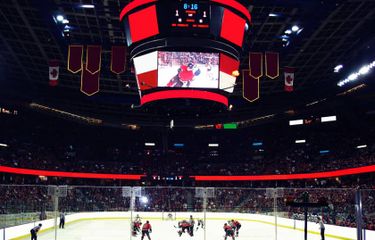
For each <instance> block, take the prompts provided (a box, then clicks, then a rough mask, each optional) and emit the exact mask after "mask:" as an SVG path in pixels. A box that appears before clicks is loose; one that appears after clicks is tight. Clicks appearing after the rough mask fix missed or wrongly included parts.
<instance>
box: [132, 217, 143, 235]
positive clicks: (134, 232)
mask: <svg viewBox="0 0 375 240" xmlns="http://www.w3.org/2000/svg"><path fill="white" fill-rule="evenodd" d="M141 225H142V222H141V221H140V218H138V219H137V218H136V220H134V222H133V226H132V235H133V237H135V236H137V234H138V233H139V232H140V230H141Z"/></svg>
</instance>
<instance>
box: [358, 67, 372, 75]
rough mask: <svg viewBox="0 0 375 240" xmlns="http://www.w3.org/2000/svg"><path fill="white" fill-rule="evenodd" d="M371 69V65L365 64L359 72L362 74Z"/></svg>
mask: <svg viewBox="0 0 375 240" xmlns="http://www.w3.org/2000/svg"><path fill="white" fill-rule="evenodd" d="M369 71H370V67H369V66H363V67H361V69H359V71H358V73H359V74H361V75H365V74H367V73H368V72H369Z"/></svg>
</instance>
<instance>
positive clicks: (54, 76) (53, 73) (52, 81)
mask: <svg viewBox="0 0 375 240" xmlns="http://www.w3.org/2000/svg"><path fill="white" fill-rule="evenodd" d="M48 65H49V71H48V72H49V85H50V86H51V87H54V86H57V84H58V83H59V62H58V61H57V60H50V61H49V63H48Z"/></svg>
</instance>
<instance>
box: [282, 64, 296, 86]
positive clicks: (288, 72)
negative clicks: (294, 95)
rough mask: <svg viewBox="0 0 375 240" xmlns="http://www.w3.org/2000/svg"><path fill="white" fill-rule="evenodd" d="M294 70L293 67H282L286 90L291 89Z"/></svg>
mask: <svg viewBox="0 0 375 240" xmlns="http://www.w3.org/2000/svg"><path fill="white" fill-rule="evenodd" d="M294 71H295V68H293V67H284V90H285V91H286V92H292V91H293V84H294Z"/></svg>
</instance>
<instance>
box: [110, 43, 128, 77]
mask: <svg viewBox="0 0 375 240" xmlns="http://www.w3.org/2000/svg"><path fill="white" fill-rule="evenodd" d="M126 50H127V49H126V47H125V46H112V51H111V72H113V73H116V74H120V73H123V72H125V70H126Z"/></svg>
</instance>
